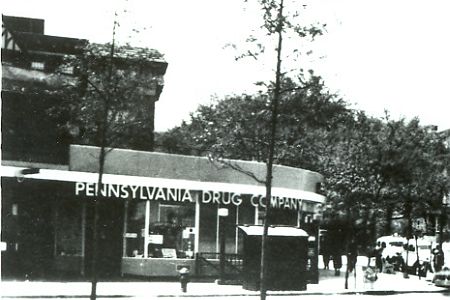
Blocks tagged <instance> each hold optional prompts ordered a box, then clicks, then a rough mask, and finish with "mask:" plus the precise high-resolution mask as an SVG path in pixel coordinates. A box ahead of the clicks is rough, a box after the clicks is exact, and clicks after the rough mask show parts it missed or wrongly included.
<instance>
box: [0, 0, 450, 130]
mask: <svg viewBox="0 0 450 300" xmlns="http://www.w3.org/2000/svg"><path fill="white" fill-rule="evenodd" d="M286 1H288V0H286ZM293 1H295V0H293ZM295 2H298V3H300V4H306V8H305V7H303V6H302V7H303V9H302V10H301V14H300V16H301V18H302V20H304V21H305V23H304V25H307V24H309V23H310V22H318V23H322V24H323V23H326V24H327V27H326V28H327V31H326V33H325V34H324V35H323V36H321V37H320V38H318V39H316V40H315V41H313V42H311V43H309V42H302V43H298V42H297V43H295V44H293V43H294V42H293V41H290V40H287V41H286V43H287V44H286V45H287V46H289V45H290V46H291V47H290V48H289V47H286V49H288V50H289V49H292V46H294V47H296V48H298V49H299V50H300V52H302V53H306V52H308V51H309V50H312V54H311V55H304V56H301V57H300V58H299V59H298V60H297V62H296V63H295V65H294V63H293V62H290V61H288V60H286V62H287V63H286V64H285V65H288V67H291V65H294V66H296V65H299V66H301V67H303V68H305V69H309V68H311V69H313V70H314V73H315V74H317V75H321V76H322V77H323V79H324V81H325V84H326V86H327V87H328V88H329V89H330V90H331V91H332V92H336V93H338V94H339V95H340V96H341V97H342V98H343V99H344V100H346V101H347V102H348V103H350V104H351V106H352V107H353V108H356V109H362V110H365V111H366V112H367V113H369V114H370V115H373V116H377V117H380V116H383V115H384V112H385V111H386V110H387V111H389V114H390V116H391V118H394V119H398V118H406V119H407V120H408V119H411V118H413V117H419V119H420V120H421V123H422V124H423V125H437V126H438V128H439V130H445V129H449V128H450V109H449V107H450V105H449V102H450V99H449V98H450V97H449V94H448V89H449V86H450V84H449V83H450V80H449V78H450V76H449V75H450V74H449V72H450V55H449V53H450V34H449V31H450V18H449V17H448V13H449V12H450V1H447V0H428V1H423V0H422V1H417V0H365V1H362V0H305V1H295ZM255 3H256V1H255V0H249V1H248V2H247V3H245V1H243V0H190V1H183V0H128V1H126V0H77V1H73V0H71V1H67V0H40V1H32V0H27V1H26V0H4V1H2V3H1V4H0V9H1V11H2V14H6V15H13V16H22V17H32V18H41V19H44V20H45V34H48V35H57V36H66V37H75V38H85V39H89V40H90V41H91V42H109V41H110V40H111V37H112V27H113V26H112V25H113V20H114V18H115V17H114V14H115V12H116V13H117V15H118V16H117V20H118V21H119V22H120V25H121V26H120V28H119V29H118V32H117V35H118V40H119V42H129V43H131V44H132V45H136V46H147V47H150V48H154V49H157V50H159V51H160V52H162V53H163V54H164V55H165V59H166V60H167V62H168V63H169V66H168V69H167V73H166V76H165V86H164V90H163V93H162V95H161V98H160V99H159V101H158V102H157V104H156V117H155V129H156V131H164V130H167V129H170V128H173V127H174V126H177V125H179V124H180V123H181V121H182V120H186V121H188V120H189V115H190V113H192V112H194V111H195V110H196V109H197V107H198V105H200V104H209V103H211V101H212V99H213V98H220V97H224V96H226V95H232V94H241V93H253V92H255V91H257V90H258V87H257V86H255V85H254V83H255V82H257V81H261V80H271V79H272V78H273V72H272V70H273V63H274V57H271V56H269V57H264V58H261V59H259V60H254V59H244V60H238V61H236V60H235V56H237V55H239V54H240V53H241V51H243V50H244V49H246V45H245V43H244V41H245V39H246V37H248V36H249V35H250V34H258V31H257V29H258V26H259V25H260V22H261V20H260V18H259V12H258V10H257V9H256V5H255ZM299 7H300V6H299ZM133 29H138V31H139V32H136V31H134V30H133ZM255 30H256V32H255ZM229 43H233V44H236V45H237V46H238V47H237V49H238V50H234V49H233V48H231V47H225V46H226V45H227V44H229ZM289 43H291V44H289ZM268 45H269V44H268ZM272 48H273V47H272ZM285 54H289V52H288V51H286V52H285Z"/></svg>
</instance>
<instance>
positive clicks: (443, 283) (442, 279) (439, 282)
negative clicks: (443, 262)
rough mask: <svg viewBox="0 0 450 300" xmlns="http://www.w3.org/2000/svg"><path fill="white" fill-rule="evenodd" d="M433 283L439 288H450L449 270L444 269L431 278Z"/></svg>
mask: <svg viewBox="0 0 450 300" xmlns="http://www.w3.org/2000/svg"><path fill="white" fill-rule="evenodd" d="M433 283H434V284H435V285H436V286H439V287H446V288H450V269H448V268H444V269H443V270H441V271H439V272H436V274H434V276H433Z"/></svg>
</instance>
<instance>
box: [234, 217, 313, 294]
mask: <svg viewBox="0 0 450 300" xmlns="http://www.w3.org/2000/svg"><path fill="white" fill-rule="evenodd" d="M239 229H240V230H241V233H242V234H243V240H244V243H243V246H244V249H243V269H242V275H243V288H244V289H247V290H259V285H260V270H261V241H262V235H263V226H257V225H249V226H239ZM266 257H267V260H266V262H267V265H266V270H267V273H266V274H267V280H266V283H267V285H266V286H267V290H285V291H302V290H306V285H307V283H308V273H307V264H308V234H307V233H306V232H305V231H304V230H302V229H300V228H296V227H290V226H270V227H269V230H268V235H267V253H266Z"/></svg>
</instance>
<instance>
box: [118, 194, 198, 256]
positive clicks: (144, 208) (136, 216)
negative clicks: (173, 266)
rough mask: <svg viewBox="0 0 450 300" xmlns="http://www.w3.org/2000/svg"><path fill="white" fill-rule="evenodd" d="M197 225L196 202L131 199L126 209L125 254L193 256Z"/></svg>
mask: <svg viewBox="0 0 450 300" xmlns="http://www.w3.org/2000/svg"><path fill="white" fill-rule="evenodd" d="M150 210H151V211H152V213H150ZM194 224H195V204H194V203H189V204H186V203H183V204H166V203H164V204H162V203H155V202H152V203H150V202H147V201H145V202H144V201H142V202H136V201H130V202H129V203H128V208H127V221H126V232H125V237H124V245H125V246H124V251H125V253H124V256H126V257H137V258H145V257H148V258H193V257H194V243H195V233H196V231H195V228H194V226H195V225H194Z"/></svg>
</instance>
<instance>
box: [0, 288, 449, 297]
mask: <svg viewBox="0 0 450 300" xmlns="http://www.w3.org/2000/svg"><path fill="white" fill-rule="evenodd" d="M445 292H450V290H449V289H441V290H433V291H424V290H411V291H395V290H366V291H362V290H361V291H325V292H308V291H303V292H270V291H268V292H267V296H318V295H325V296H329V295H373V296H389V295H399V294H429V293H445ZM249 296H254V297H257V296H259V293H257V292H255V293H235V294H189V293H186V294H173V295H146V296H140V295H139V296H136V295H97V297H96V298H130V299H132V298H134V299H139V298H143V297H146V298H147V297H155V298H178V297H192V298H200V297H210V298H212V297H249ZM1 298H2V299H3V298H4V299H57V298H62V299H71V298H74V299H80V298H90V295H48V296H45V295H41V296H36V295H26V296H16V295H14V296H1Z"/></svg>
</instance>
